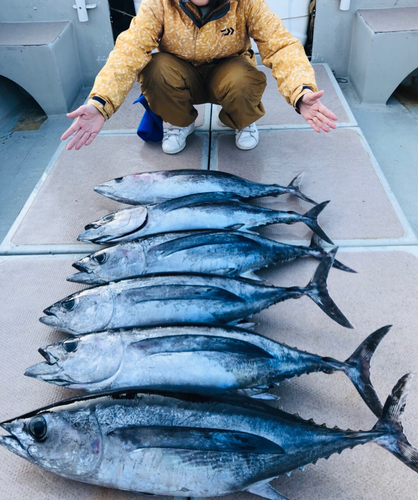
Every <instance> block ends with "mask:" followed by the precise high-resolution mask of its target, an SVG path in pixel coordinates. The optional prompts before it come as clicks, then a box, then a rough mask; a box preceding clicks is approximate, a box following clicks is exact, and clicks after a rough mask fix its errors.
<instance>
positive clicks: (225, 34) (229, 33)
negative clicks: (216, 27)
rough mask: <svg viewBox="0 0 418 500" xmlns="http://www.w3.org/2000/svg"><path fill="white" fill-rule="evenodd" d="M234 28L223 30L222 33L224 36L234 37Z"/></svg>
mask: <svg viewBox="0 0 418 500" xmlns="http://www.w3.org/2000/svg"><path fill="white" fill-rule="evenodd" d="M234 31H235V30H234V28H224V29H223V30H221V33H222V35H223V36H228V35H233V34H234Z"/></svg>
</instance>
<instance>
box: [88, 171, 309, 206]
mask: <svg viewBox="0 0 418 500" xmlns="http://www.w3.org/2000/svg"><path fill="white" fill-rule="evenodd" d="M301 181H302V174H299V175H297V176H296V177H295V178H294V179H293V180H292V181H291V183H290V184H289V185H288V186H286V187H285V186H279V185H278V184H260V183H258V182H252V181H249V180H247V179H244V178H242V177H238V176H236V175H232V174H228V173H226V172H217V171H214V170H192V169H182V170H163V171H159V172H143V173H139V174H133V175H126V176H124V177H118V178H117V179H113V180H110V181H108V182H104V183H103V184H100V185H98V186H96V187H95V188H94V190H95V191H96V192H97V193H100V194H102V195H103V196H107V197H108V198H111V199H112V200H116V201H120V202H122V203H128V204H132V205H137V204H143V205H148V204H150V205H152V204H155V203H161V202H163V201H166V200H171V199H173V198H179V197H181V196H188V195H189V194H196V193H211V192H230V193H235V194H238V195H240V196H241V197H242V198H258V197H261V196H280V195H282V194H291V195H294V196H297V197H298V198H300V199H302V200H304V201H307V202H309V203H314V204H315V202H314V201H313V200H312V199H310V198H308V197H307V196H305V195H304V194H303V193H302V192H301V191H300V184H301Z"/></svg>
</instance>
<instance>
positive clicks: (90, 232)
mask: <svg viewBox="0 0 418 500" xmlns="http://www.w3.org/2000/svg"><path fill="white" fill-rule="evenodd" d="M147 220H148V210H147V208H146V207H143V206H138V207H129V208H124V209H123V210H119V212H113V213H111V214H108V215H105V216H104V217H102V218H101V219H99V220H98V221H95V222H92V223H91V224H88V225H87V226H86V227H85V228H84V229H85V231H84V232H82V233H81V234H80V235H79V236H78V238H77V239H78V240H79V241H90V242H92V243H106V242H107V241H110V240H117V239H118V238H121V237H123V236H128V235H131V234H134V233H136V232H138V231H140V230H141V229H142V228H143V227H145V225H146V223H147Z"/></svg>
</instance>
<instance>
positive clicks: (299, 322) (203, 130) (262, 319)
mask: <svg viewBox="0 0 418 500" xmlns="http://www.w3.org/2000/svg"><path fill="white" fill-rule="evenodd" d="M314 67H315V71H316V74H317V80H318V84H319V87H320V88H324V89H325V95H324V99H323V102H324V103H325V105H327V106H328V107H329V108H330V109H332V110H333V111H334V112H335V113H336V114H337V116H338V117H339V121H338V128H337V130H335V131H332V132H331V133H330V134H324V133H321V134H316V133H315V132H314V131H313V130H311V129H310V128H309V127H308V126H307V125H306V123H304V121H303V119H302V118H301V117H300V116H299V115H297V114H296V113H295V112H294V111H293V110H292V109H291V108H290V107H289V106H288V105H287V104H286V103H285V102H284V100H283V99H282V98H281V97H280V95H279V94H278V92H277V90H276V88H275V83H274V81H273V79H272V77H271V76H270V75H268V87H267V90H266V94H265V97H264V99H263V101H264V104H265V107H266V109H267V110H268V111H267V113H266V115H265V116H264V117H263V118H262V119H261V120H260V121H259V123H258V125H259V129H260V143H259V145H258V146H257V148H255V149H254V150H252V151H248V152H243V151H240V150H238V149H236V147H235V145H234V133H233V131H231V130H228V129H226V128H225V127H222V126H221V124H220V123H219V121H218V119H217V109H216V106H210V105H206V106H200V107H199V118H198V122H197V125H198V127H197V130H196V132H195V133H194V134H193V135H192V136H190V137H189V138H188V141H187V147H186V149H185V150H184V151H183V152H181V153H180V154H178V155H174V156H168V155H165V154H163V153H162V152H161V145H160V144H159V143H157V144H152V143H151V144H149V143H144V142H142V141H141V140H140V139H139V138H138V137H137V136H136V128H137V125H138V123H139V120H140V115H141V113H142V109H141V108H140V105H138V104H136V105H132V102H133V101H134V100H135V99H136V98H137V97H138V95H139V88H138V87H137V86H135V87H134V89H133V90H132V91H131V94H130V95H129V96H128V98H127V100H126V101H125V103H124V105H123V106H122V108H121V109H120V110H119V111H118V113H117V114H116V115H115V116H114V117H113V118H112V119H111V120H110V121H109V122H107V123H106V126H105V128H104V130H103V131H102V133H101V134H100V135H99V136H98V138H97V139H96V140H95V141H94V142H93V144H92V145H91V146H89V147H88V148H82V149H81V150H80V151H67V150H66V149H65V144H60V141H59V137H60V135H61V133H62V132H63V131H64V130H65V129H66V128H67V127H68V125H69V123H67V121H68V120H67V119H66V118H65V117H61V116H55V117H52V118H50V119H48V120H46V121H45V122H44V123H43V124H42V125H41V127H39V129H37V130H33V131H28V130H23V131H12V130H11V127H9V128H10V130H9V131H7V130H5V129H3V132H2V141H1V142H2V148H1V151H0V178H1V179H2V183H1V187H0V193H1V194H2V196H1V197H0V203H1V218H0V241H2V243H1V244H0V279H1V283H2V286H1V287H0V303H1V304H2V314H1V319H0V325H1V331H2V334H3V338H4V340H5V342H4V344H3V349H2V350H1V354H0V360H1V362H0V371H1V377H2V381H3V382H2V384H1V388H0V395H1V399H2V401H3V405H2V408H1V410H0V421H2V420H5V419H9V418H11V417H14V416H17V415H20V414H22V413H25V412H27V411H30V410H33V409H35V408H40V407H42V406H45V405H47V404H50V403H53V402H58V401H60V400H62V399H64V398H67V397H71V396H73V395H75V394H76V393H75V392H74V391H70V390H68V389H64V388H59V387H57V386H53V385H47V384H42V383H41V382H39V381H37V380H34V379H30V378H27V377H25V376H24V375H23V373H24V371H25V369H26V368H27V367H28V366H30V365H32V364H34V363H37V362H39V361H41V357H40V355H39V354H38V353H37V349H38V348H39V347H43V346H45V345H47V344H49V343H52V342H54V341H57V340H59V339H62V338H65V334H62V333H60V332H57V331H54V330H51V329H50V328H48V327H47V326H45V325H43V324H41V323H40V322H39V321H38V318H39V317H40V316H41V315H42V311H43V309H45V308H46V307H47V306H49V305H50V304H52V303H53V302H55V301H57V300H60V299H62V298H64V297H65V296H67V295H68V294H70V293H72V292H75V291H77V290H80V289H82V288H83V286H82V285H78V284H75V283H69V282H67V281H66V277H67V276H69V275H70V274H72V267H71V264H72V263H73V262H74V261H75V260H77V259H78V258H80V257H81V256H82V255H85V254H86V253H89V252H91V251H93V250H95V249H97V248H99V247H97V246H96V245H90V244H86V243H80V242H77V240H76V238H77V236H78V234H79V233H80V232H81V231H82V230H83V227H84V226H85V225H86V224H87V223H89V222H91V221H93V220H96V219H98V218H100V217H102V216H103V215H105V214H107V213H109V212H112V211H114V210H115V209H118V208H120V207H121V206H122V205H120V204H118V203H116V202H114V201H112V200H109V199H107V198H104V197H102V196H100V195H99V194H96V193H95V192H94V191H93V187H94V186H95V185H97V184H99V183H101V182H104V181H106V180H109V179H111V178H114V177H120V176H122V175H126V174H130V173H135V172H140V171H155V170H165V169H175V168H202V169H208V168H209V169H218V170H222V171H226V172H230V173H233V174H236V175H240V176H243V177H246V178H248V179H250V180H254V181H258V182H265V183H278V184H282V185H286V184H288V183H289V182H290V181H291V180H292V179H293V177H295V175H297V174H298V173H300V172H304V173H305V175H304V180H303V183H302V191H303V192H304V193H306V194H307V195H308V196H309V197H311V198H313V199H315V200H316V201H318V202H321V201H325V200H330V203H329V205H328V206H327V207H326V208H325V210H324V212H323V213H322V214H321V215H320V217H319V219H320V223H321V226H322V227H323V228H324V230H325V231H326V233H327V234H328V235H329V236H330V237H331V238H332V239H333V241H334V243H335V244H336V245H338V246H339V251H338V257H337V258H338V259H339V260H341V261H342V262H343V263H344V264H346V265H348V266H350V267H352V268H354V269H355V270H356V271H357V274H349V273H344V272H342V271H338V270H336V269H333V270H332V271H331V273H330V276H329V280H328V288H329V292H330V295H331V296H332V297H333V299H334V300H335V302H336V303H337V304H338V306H339V307H340V309H341V310H342V311H343V312H344V313H345V314H346V316H347V317H348V319H349V320H350V321H351V322H352V323H353V324H354V326H355V327H356V329H355V330H348V329H345V328H343V327H341V326H339V325H337V324H336V323H334V322H332V320H331V319H330V318H328V317H327V316H326V315H325V314H324V313H323V312H322V311H321V310H320V309H319V308H318V307H317V306H316V305H315V304H314V303H313V302H312V301H310V300H308V299H307V298H303V299H302V300H300V301H299V300H298V301H288V302H284V303H281V304H277V305H275V306H272V307H270V308H269V309H268V310H265V311H263V312H262V313H260V314H258V315H257V316H256V317H255V318H254V320H255V321H256V323H257V324H256V326H255V330H256V331H257V332H259V333H261V334H263V335H266V336H268V337H270V338H273V339H275V340H277V341H280V342H286V343H287V344H289V345H291V346H297V347H298V348H300V349H303V350H306V351H309V352H315V353H317V354H320V355H322V356H332V357H335V358H337V359H339V360H344V359H346V358H348V357H349V356H350V355H351V354H352V352H353V351H354V350H355V349H356V347H357V346H358V345H359V344H360V342H361V341H362V340H364V339H365V338H366V337H367V335H369V334H370V333H371V332H373V331H374V330H376V329H378V328H380V327H382V326H384V325H388V324H391V325H393V326H392V329H391V331H390V332H389V333H388V335H387V336H386V338H385V339H384V340H383V341H382V344H381V345H380V346H379V347H378V349H377V352H376V354H375V355H374V357H373V361H372V368H371V378H372V382H373V384H374V385H375V387H376V390H377V392H378V394H379V396H380V397H381V399H382V400H383V401H384V400H385V398H386V396H387V395H388V394H389V393H390V391H391V389H392V387H393V386H394V385H395V383H396V382H397V380H398V379H399V378H400V377H401V376H402V375H404V374H405V373H408V372H414V371H417V359H418V343H417V340H416V332H417V323H418V321H417V319H418V318H417V314H416V304H417V298H418V238H417V234H418V216H417V208H418V207H417V199H418V197H417V189H418V183H417V168H416V167H417V147H416V132H417V123H418V119H417V114H416V108H415V107H413V106H410V105H409V104H408V102H405V103H404V104H401V103H399V102H398V101H396V100H395V99H393V100H390V101H389V103H388V105H387V106H385V107H382V106H373V107H372V106H370V107H364V106H360V105H359V104H358V103H357V102H356V98H355V95H354V93H353V91H352V90H351V88H350V86H349V85H348V84H344V83H342V84H341V86H340V85H339V84H338V83H337V82H336V80H335V78H334V76H333V75H332V73H331V71H330V70H329V68H328V66H327V65H322V64H317V65H314ZM84 98H85V95H83V96H81V99H82V100H83V99H84ZM260 203H262V204H263V205H264V206H268V207H272V208H277V209H280V210H294V211H296V212H300V213H304V212H306V211H307V210H309V208H311V205H309V204H307V203H305V202H303V201H301V200H298V199H292V198H290V197H288V196H282V197H280V198H277V199H268V200H263V201H262V202H260ZM261 234H263V235H265V236H268V237H270V238H273V239H276V240H279V241H284V242H288V243H289V242H290V243H293V244H307V243H308V242H309V240H310V237H311V233H310V231H309V230H308V229H307V228H305V227H303V225H299V224H297V225H293V226H286V227H283V226H279V225H277V226H270V227H269V228H266V229H263V230H262V231H261ZM316 265H317V261H315V260H313V259H304V260H303V261H297V262H292V263H289V264H286V265H283V266H277V267H275V268H270V269H267V270H264V271H262V272H261V273H260V274H261V275H262V276H263V277H264V278H265V279H266V280H267V281H268V282H269V283H271V284H275V285H277V286H293V285H300V286H303V285H305V284H306V283H307V282H308V281H309V279H310V277H311V275H312V273H313V272H314V270H315V268H316ZM6 336H7V337H6ZM275 393H276V394H277V395H278V396H280V401H279V404H280V406H282V407H283V409H284V410H286V411H289V412H297V413H299V414H300V415H301V416H302V417H303V418H306V419H309V418H313V419H314V420H315V422H318V423H322V422H325V423H326V424H327V425H328V426H330V427H334V426H335V425H337V426H338V427H340V428H351V429H371V428H372V427H373V425H374V424H375V420H376V419H375V417H374V416H373V414H372V413H371V412H370V410H368V408H367V407H366V406H365V404H364V403H363V402H362V400H361V399H360V397H359V395H358V394H357V392H356V391H355V389H354V387H353V386H352V384H351V383H350V382H349V380H348V379H347V378H346V377H345V376H344V375H343V374H341V373H337V374H333V375H331V376H327V375H325V374H312V375H309V376H307V377H302V378H298V379H294V380H291V381H290V382H288V383H283V384H282V385H281V386H280V387H278V388H277V389H275ZM272 404H273V403H272ZM274 404H275V403H274ZM417 415H418V383H417V382H416V381H415V383H413V385H412V387H411V390H410V394H409V397H408V404H407V406H406V409H405V413H404V417H403V422H404V429H405V433H406V435H407V436H408V439H409V441H410V442H411V443H412V444H413V445H415V447H418V425H417V424H418V417H417ZM0 459H1V462H2V464H3V466H2V468H1V472H0V477H1V483H2V490H3V491H4V492H5V494H4V498H7V499H9V500H14V499H16V500H17V499H21V498H31V500H60V499H63V500H64V499H65V500H69V499H73V498H74V499H77V500H83V499H87V498H89V499H96V500H99V499H100V500H104V499H106V498H112V499H113V500H119V499H120V500H122V499H124V500H127V499H132V500H134V499H139V498H146V497H145V496H144V497H142V496H141V495H137V494H135V495H134V494H129V493H125V492H119V491H113V490H108V489H105V488H100V487H95V486H91V485H87V484H83V483H78V482H74V481H71V480H66V479H63V478H61V477H58V476H54V475H53V474H50V473H48V472H45V471H43V470H41V469H38V468H37V467H34V466H32V465H31V464H29V463H28V462H26V461H24V460H22V459H20V458H19V457H17V456H15V455H12V454H10V453H9V452H7V451H6V450H4V449H0ZM273 485H274V487H275V488H277V489H278V490H279V491H280V492H281V493H282V494H283V495H285V496H287V497H288V498H289V499H291V500H302V499H303V500H305V499H307V498H312V499H321V500H338V499H346V498H347V497H348V496H349V497H350V498H362V499H363V500H375V499H376V498H379V499H380V500H389V499H390V500H393V499H399V500H413V499H414V498H415V495H416V489H417V487H418V480H417V475H416V474H414V472H413V471H411V470H410V469H408V468H407V467H405V466H404V465H403V464H402V463H401V462H400V461H399V460H397V459H396V458H395V457H394V456H392V455H390V454H389V453H387V452H386V450H383V449H382V448H380V447H379V446H376V445H373V444H370V445H367V446H366V447H358V448H356V449H354V450H350V451H348V452H345V453H343V454H342V455H334V456H332V457H331V458H330V459H329V460H328V461H323V460H321V461H319V462H318V463H317V465H316V466H313V465H309V466H308V467H307V468H306V470H305V471H304V472H301V471H299V470H298V471H296V472H294V473H293V474H292V477H291V478H287V477H280V478H278V479H276V480H275V481H274V482H273ZM154 498H160V497H154ZM225 498H228V499H231V500H244V499H245V500H247V499H250V498H252V495H251V494H249V493H246V492H243V493H237V494H234V495H230V496H228V497H225ZM254 498H255V497H254Z"/></svg>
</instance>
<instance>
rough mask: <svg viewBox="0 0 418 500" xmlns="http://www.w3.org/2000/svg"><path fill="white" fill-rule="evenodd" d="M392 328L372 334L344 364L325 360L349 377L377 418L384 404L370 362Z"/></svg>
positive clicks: (380, 329)
mask: <svg viewBox="0 0 418 500" xmlns="http://www.w3.org/2000/svg"><path fill="white" fill-rule="evenodd" d="M391 326H392V325H388V326H383V327H382V328H379V329H378V330H376V331H375V332H373V333H371V334H370V335H369V336H368V337H367V338H366V339H365V340H363V342H362V343H361V344H360V345H359V346H358V347H357V349H356V350H355V351H354V352H353V354H352V355H351V356H350V357H349V358H348V359H347V360H346V361H344V363H340V362H339V361H337V362H336V363H335V360H333V359H329V358H324V359H326V360H327V361H328V362H329V363H330V364H331V365H334V366H335V368H337V369H339V370H342V371H343V372H344V373H345V374H346V375H347V377H348V378H349V379H350V380H351V382H352V383H353V384H354V387H355V388H356V389H357V391H358V392H359V394H360V396H361V397H362V398H363V400H364V402H365V403H366V405H367V406H368V407H369V408H370V410H371V411H372V412H373V413H374V414H375V415H376V416H377V417H380V415H381V414H382V403H381V402H380V399H379V396H378V395H377V393H376V391H375V389H374V387H373V385H372V383H371V381H370V361H371V359H372V356H373V354H374V353H375V351H376V349H377V346H378V345H379V344H380V342H381V341H382V339H383V338H384V336H385V335H386V334H387V333H388V331H389V330H390V329H391Z"/></svg>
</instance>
